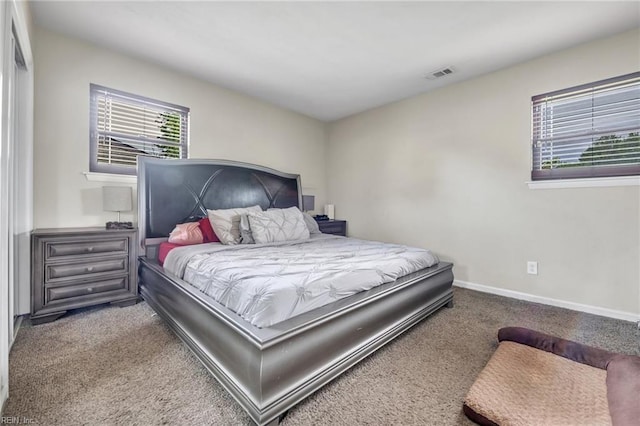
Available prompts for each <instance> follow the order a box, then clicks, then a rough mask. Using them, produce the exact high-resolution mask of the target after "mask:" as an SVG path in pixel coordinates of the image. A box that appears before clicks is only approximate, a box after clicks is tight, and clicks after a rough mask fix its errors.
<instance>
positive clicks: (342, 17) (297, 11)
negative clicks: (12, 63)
mask: <svg viewBox="0 0 640 426" xmlns="http://www.w3.org/2000/svg"><path fill="white" fill-rule="evenodd" d="M30 7H31V12H32V15H33V18H34V21H35V23H36V24H37V25H40V26H43V27H45V28H48V29H50V30H53V31H56V32H60V33H63V34H67V35H70V36H73V37H77V38H80V39H84V40H87V41H89V42H92V43H95V44H98V45H101V46H105V47H108V48H111V49H114V50H117V51H121V52H123V53H126V54H129V55H133V56H137V57H140V58H144V59H145V60H148V61H151V62H154V63H157V64H160V65H162V66H165V67H168V68H171V69H175V70H178V71H180V72H183V73H185V74H189V75H191V76H194V77H196V78H200V79H202V80H206V81H209V82H212V83H215V84H217V85H220V86H223V87H227V88H229V89H232V90H236V91H238V92H242V93H245V94H247V95H250V96H254V97H256V98H259V99H263V100H265V101H267V102H270V103H273V104H276V105H279V106H282V107H284V108H288V109H291V110H294V111H297V112H300V113H302V114H306V115H309V116H311V117H315V118H317V119H320V120H324V121H332V120H336V119H340V118H342V117H346V116H348V115H351V114H355V113H358V112H361V111H364V110H367V109H370V108H374V107H376V106H379V105H383V104H386V103H389V102H393V101H397V100H400V99H404V98H407V97H410V96H414V95H417V94H419V93H424V92H427V91H429V90H433V89H436V88H438V87H442V86H445V85H448V84H452V83H456V82H459V81H462V80H466V79H469V78H471V77H474V76H478V75H481V74H485V73H488V72H491V71H495V70H497V69H500V68H504V67H508V66H510V65H513V64H516V63H519V62H523V61H526V60H529V59H532V58H535V57H538V56H541V55H545V54H548V53H551V52H554V51H558V50H561V49H564V48H567V47H570V46H574V45H576V44H580V43H584V42H587V41H590V40H594V39H597V38H602V37H605V36H608V35H612V34H616V33H620V32H623V31H625V30H629V29H632V28H637V27H640V2H637V1H631V2H609V1H605V2H593V1H589V2H575V1H570V2H458V1H453V2H202V1H199V2H196V1H193V2H192V1H178V2H176V1H163V2H149V1H141V2H137V1H129V2H120V1H116V2H108V1H107V2H103V1H92V2H76V1H71V2H60V1H51V0H48V1H32V2H31V3H30ZM638 62H639V67H640V53H639V58H638ZM449 66H452V67H453V68H454V69H455V73H453V74H451V75H447V76H445V77H442V78H440V79H436V80H428V79H425V78H424V76H425V75H426V74H427V73H428V72H430V71H435V70H438V69H440V68H444V67H449Z"/></svg>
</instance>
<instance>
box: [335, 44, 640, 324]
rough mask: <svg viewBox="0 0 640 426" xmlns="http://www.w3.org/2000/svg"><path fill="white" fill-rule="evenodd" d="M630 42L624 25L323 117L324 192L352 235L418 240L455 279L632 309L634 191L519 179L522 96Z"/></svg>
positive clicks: (526, 122)
mask: <svg viewBox="0 0 640 426" xmlns="http://www.w3.org/2000/svg"><path fill="white" fill-rule="evenodd" d="M639 52H640V32H639V31H631V32H627V33H624V34H621V35H619V36H616V37H613V38H609V39H605V40H600V41H597V42H593V43H590V44H587V45H582V46H578V47H575V48H572V49H569V50H566V51H562V52H559V53H556V54H553V55H549V56H545V57H542V58H539V59H537V60H534V61H530V62H527V63H524V64H521V65H518V66H514V67H512V68H509V69H505V70H502V71H499V72H495V73H492V74H489V75H485V76H482V77H480V78H476V79H473V80H468V81H466V82H462V83H459V84H456V85H453V86H449V87H446V88H443V89H440V90H437V91H434V92H430V93H427V94H424V95H421V96H417V97H414V98H411V99H408V100H405V101H402V102H398V103H394V104H390V105H386V106H383V107H380V108H377V109H375V110H371V111H368V112H365V113H362V114H359V115H356V116H352V117H349V118H346V119H343V120H341V121H338V122H335V123H332V124H331V125H330V128H329V145H328V151H327V152H328V157H327V165H328V168H327V176H328V194H329V196H330V198H329V202H333V203H335V205H336V215H337V217H339V218H343V219H348V220H349V233H350V234H351V235H352V236H357V237H364V238H369V239H379V240H384V241H394V242H400V243H406V244H412V245H417V246H422V247H429V248H432V249H434V250H435V251H436V252H437V253H438V254H439V255H440V256H441V257H442V258H444V259H447V260H452V261H453V262H455V269H454V272H455V276H456V278H457V279H459V280H463V281H467V282H472V283H477V284H482V285H487V286H494V287H499V288H502V289H506V290H511V291H518V292H524V293H528V294H532V295H537V296H540V297H545V298H552V299H557V300H560V301H567V302H573V303H579V304H584V305H590V306H595V307H600V308H605V309H612V310H617V311H622V312H626V313H632V314H634V313H635V314H637V313H640V295H639V292H640V188H639V187H638V186H633V187H607V188H579V189H547V190H531V189H528V187H527V185H526V184H525V181H528V180H529V174H530V164H529V161H530V100H531V96H532V95H537V94H541V93H544V92H548V91H553V90H556V89H562V88H566V87H570V86H574V85H577V84H582V83H588V82H592V81H596V80H599V79H604V78H608V77H614V76H617V75H622V74H626V73H630V72H634V71H637V70H638V69H639V65H640V53H639ZM527 260H536V261H538V262H539V275H537V276H533V275H527V274H526V262H527Z"/></svg>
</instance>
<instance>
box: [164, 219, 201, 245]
mask: <svg viewBox="0 0 640 426" xmlns="http://www.w3.org/2000/svg"><path fill="white" fill-rule="evenodd" d="M169 242H170V243H173V244H180V245H183V246H186V245H189V244H202V242H203V237H202V231H200V225H199V223H198V222H187V223H180V224H178V225H176V227H175V228H173V231H171V234H169Z"/></svg>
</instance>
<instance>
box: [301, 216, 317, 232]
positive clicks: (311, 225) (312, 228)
mask: <svg viewBox="0 0 640 426" xmlns="http://www.w3.org/2000/svg"><path fill="white" fill-rule="evenodd" d="M302 217H304V223H305V225H307V228H308V229H309V233H310V234H321V233H322V232H320V226H318V222H316V220H315V219H314V218H313V217H311V215H310V214H309V213H307V212H302Z"/></svg>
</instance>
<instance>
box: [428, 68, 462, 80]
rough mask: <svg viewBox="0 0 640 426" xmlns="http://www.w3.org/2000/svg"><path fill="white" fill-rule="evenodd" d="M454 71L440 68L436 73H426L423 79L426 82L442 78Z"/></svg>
mask: <svg viewBox="0 0 640 426" xmlns="http://www.w3.org/2000/svg"><path fill="white" fill-rule="evenodd" d="M454 71H455V70H454V69H453V67H447V68H442V69H439V70H437V71H432V72H430V73H428V74H427V75H426V76H425V77H426V78H427V79H428V80H435V79H436V78H441V77H444V76H445V75H449V74H453V72H454Z"/></svg>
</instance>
